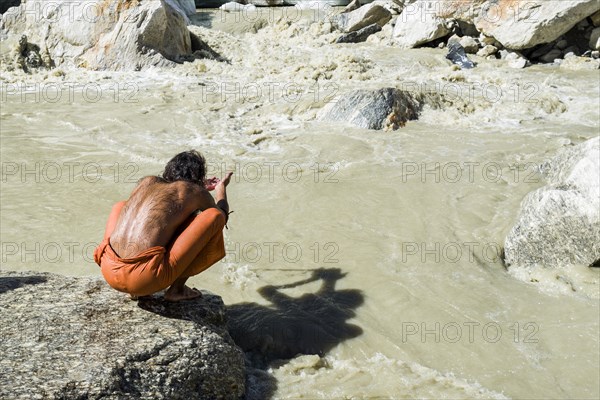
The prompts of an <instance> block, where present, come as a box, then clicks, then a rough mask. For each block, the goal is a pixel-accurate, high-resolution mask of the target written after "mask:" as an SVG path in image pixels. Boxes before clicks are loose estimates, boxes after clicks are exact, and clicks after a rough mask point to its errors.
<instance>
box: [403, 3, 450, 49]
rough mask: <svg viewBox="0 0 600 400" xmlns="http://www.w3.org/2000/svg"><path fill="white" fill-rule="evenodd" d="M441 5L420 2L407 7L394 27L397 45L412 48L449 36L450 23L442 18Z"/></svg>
mask: <svg viewBox="0 0 600 400" xmlns="http://www.w3.org/2000/svg"><path fill="white" fill-rule="evenodd" d="M439 4H440V2H439V1H418V2H416V3H414V4H411V5H409V6H406V7H405V8H404V10H403V11H402V13H400V15H399V16H398V19H397V20H396V25H395V26H394V31H393V34H392V35H393V38H394V41H395V43H396V44H397V45H398V46H399V47H402V48H412V47H416V46H419V45H422V44H425V43H428V42H431V41H433V40H435V39H438V38H441V37H444V36H446V35H448V34H449V33H450V29H449V26H448V24H449V22H448V20H447V19H446V18H443V17H441V16H440V8H439Z"/></svg>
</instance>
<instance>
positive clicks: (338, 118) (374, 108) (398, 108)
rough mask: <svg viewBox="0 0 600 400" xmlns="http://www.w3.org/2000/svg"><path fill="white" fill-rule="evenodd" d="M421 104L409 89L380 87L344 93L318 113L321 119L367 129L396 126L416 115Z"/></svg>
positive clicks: (398, 126) (394, 127)
mask: <svg viewBox="0 0 600 400" xmlns="http://www.w3.org/2000/svg"><path fill="white" fill-rule="evenodd" d="M421 108H422V104H421V102H420V101H419V99H418V98H417V97H416V96H415V95H414V94H413V93H410V92H407V91H403V90H399V89H395V88H383V89H378V90H355V91H353V92H350V93H347V94H343V95H341V96H339V97H338V98H337V99H336V100H334V101H333V102H331V103H329V104H328V105H327V106H325V107H324V108H323V110H321V112H320V113H319V119H320V120H322V121H332V122H342V123H345V124H349V125H353V126H356V127H359V128H366V129H398V128H400V127H402V126H404V125H405V124H406V122H407V121H410V120H415V119H417V118H418V116H419V112H420V111H421Z"/></svg>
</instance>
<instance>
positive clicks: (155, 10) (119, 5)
mask: <svg viewBox="0 0 600 400" xmlns="http://www.w3.org/2000/svg"><path fill="white" fill-rule="evenodd" d="M182 4H187V3H185V2H183V1H182V2H176V1H174V0H160V1H143V2H134V1H127V0H115V1H110V2H109V1H107V0H90V1H88V2H75V3H73V2H72V1H70V0H57V1H55V2H52V4H51V5H48V4H46V2H45V0H29V1H27V2H25V3H23V4H21V6H19V7H18V8H14V9H12V10H15V12H11V13H7V14H6V15H4V17H3V18H2V22H1V24H0V28H1V29H2V31H4V32H6V33H7V34H10V35H21V34H23V33H24V32H25V33H26V34H27V36H28V38H29V41H30V42H31V43H35V44H36V45H38V46H39V47H40V49H41V50H42V51H46V52H47V53H48V54H49V55H50V58H51V59H52V60H53V62H54V63H55V65H56V66H60V65H62V64H67V65H75V66H82V67H87V68H89V69H96V70H139V69H143V68H147V67H150V66H170V65H174V63H176V62H182V61H183V60H185V59H186V57H189V56H190V55H191V43H190V33H189V31H188V29H187V22H188V19H187V17H186V16H185V15H184V14H182V12H181V11H180V10H181V5H182ZM48 7H54V12H50V11H48ZM90 9H91V10H95V11H97V12H98V13H99V15H97V16H95V17H94V18H91V17H89V15H88V14H89V13H90ZM40 10H47V12H40Z"/></svg>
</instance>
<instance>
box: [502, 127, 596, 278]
mask: <svg viewBox="0 0 600 400" xmlns="http://www.w3.org/2000/svg"><path fill="white" fill-rule="evenodd" d="M599 153H600V140H599V138H598V137H596V138H594V139H590V140H588V141H586V142H584V143H582V144H580V145H578V146H574V147H571V148H569V149H564V150H563V151H562V152H560V153H559V155H557V156H556V157H555V158H554V159H552V160H551V161H550V162H549V163H547V164H546V165H545V166H544V168H543V169H544V170H545V175H546V176H547V181H548V184H547V185H546V186H544V187H542V188H540V189H538V190H535V191H533V192H531V193H529V194H528V195H527V196H526V197H525V199H524V200H523V202H522V203H521V211H520V213H519V216H518V218H517V222H516V224H515V225H514V227H513V228H512V229H511V230H510V232H509V233H508V236H507V237H506V241H505V244H504V252H505V262H506V265H507V266H508V267H509V268H510V267H513V266H522V267H530V266H540V267H546V268H556V267H565V266H568V265H573V264H584V265H590V264H592V263H594V262H596V261H597V260H598V259H600V159H599V157H598V154H599Z"/></svg>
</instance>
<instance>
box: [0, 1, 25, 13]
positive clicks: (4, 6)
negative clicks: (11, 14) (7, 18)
mask: <svg viewBox="0 0 600 400" xmlns="http://www.w3.org/2000/svg"><path fill="white" fill-rule="evenodd" d="M19 4H21V0H2V1H0V14H4V13H5V12H6V10H8V9H9V8H11V7H16V6H18V5H19Z"/></svg>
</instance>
